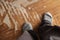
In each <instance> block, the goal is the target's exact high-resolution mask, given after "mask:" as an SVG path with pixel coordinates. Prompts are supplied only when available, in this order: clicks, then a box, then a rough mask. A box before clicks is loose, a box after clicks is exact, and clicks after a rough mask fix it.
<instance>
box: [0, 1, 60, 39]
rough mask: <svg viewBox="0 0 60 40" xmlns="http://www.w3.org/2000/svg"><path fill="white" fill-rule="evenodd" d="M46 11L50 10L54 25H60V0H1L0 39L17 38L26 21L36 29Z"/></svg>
mask: <svg viewBox="0 0 60 40" xmlns="http://www.w3.org/2000/svg"><path fill="white" fill-rule="evenodd" d="M44 12H50V13H51V14H52V15H53V25H58V26H60V0H0V40H16V38H17V37H18V35H21V34H22V32H21V31H22V25H23V23H24V22H30V23H31V24H32V26H33V28H34V29H36V28H37V25H38V24H40V23H41V18H42V15H43V14H44Z"/></svg>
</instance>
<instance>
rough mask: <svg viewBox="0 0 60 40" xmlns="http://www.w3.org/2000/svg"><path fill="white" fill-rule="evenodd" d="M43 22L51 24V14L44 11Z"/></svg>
mask: <svg viewBox="0 0 60 40" xmlns="http://www.w3.org/2000/svg"><path fill="white" fill-rule="evenodd" d="M43 24H49V25H50V26H51V25H52V15H51V13H50V12H46V13H45V14H44V17H43Z"/></svg>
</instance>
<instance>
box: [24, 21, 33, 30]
mask: <svg viewBox="0 0 60 40" xmlns="http://www.w3.org/2000/svg"><path fill="white" fill-rule="evenodd" d="M28 30H33V28H32V25H31V23H29V22H26V23H24V25H23V31H28Z"/></svg>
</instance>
